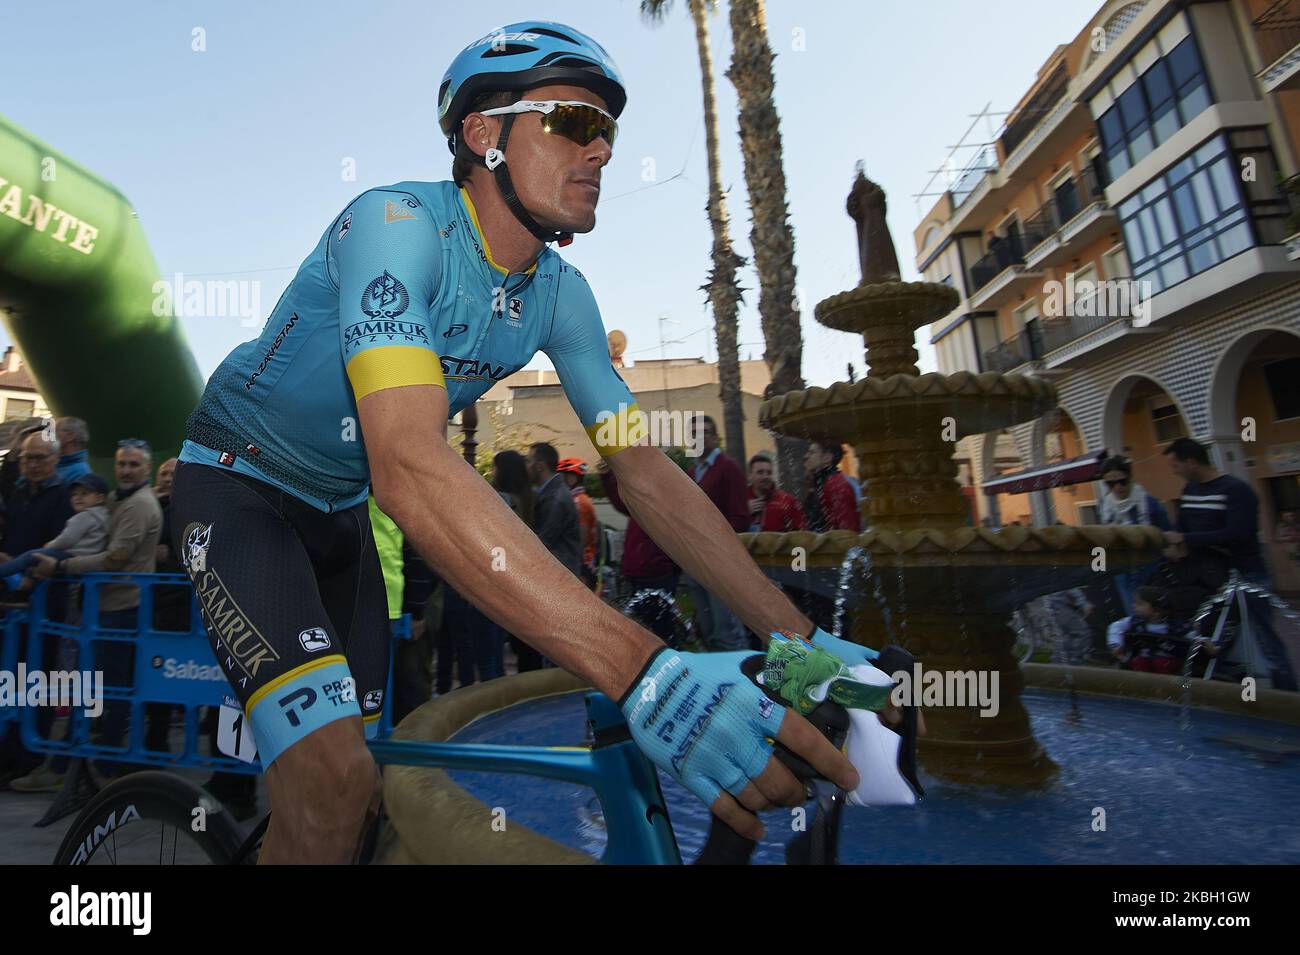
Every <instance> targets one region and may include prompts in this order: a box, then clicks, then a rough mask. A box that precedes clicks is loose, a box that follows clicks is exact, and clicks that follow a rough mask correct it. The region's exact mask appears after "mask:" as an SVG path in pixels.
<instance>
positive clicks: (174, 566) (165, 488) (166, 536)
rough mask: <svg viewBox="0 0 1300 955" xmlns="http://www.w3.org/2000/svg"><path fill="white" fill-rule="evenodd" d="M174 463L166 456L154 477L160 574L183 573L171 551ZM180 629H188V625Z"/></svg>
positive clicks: (182, 568)
mask: <svg viewBox="0 0 1300 955" xmlns="http://www.w3.org/2000/svg"><path fill="white" fill-rule="evenodd" d="M176 463H177V459H176V458H168V459H167V460H166V461H164V462H163V463H162V464H160V465H158V474H157V476H156V477H155V478H154V485H153V494H154V497H156V498H157V499H158V508H159V510H160V511H161V512H162V536H161V537H160V538H159V540H158V556H157V565H158V573H160V574H183V573H185V568H184V567H182V566H181V562H180V558H179V557H178V556H177V555H176V554H174V553H172V475H174V474H175V473H176ZM164 629H169V630H170V629H173V628H171V627H167V628H164ZM180 629H188V627H182V628H180Z"/></svg>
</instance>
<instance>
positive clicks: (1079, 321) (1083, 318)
mask: <svg viewBox="0 0 1300 955" xmlns="http://www.w3.org/2000/svg"><path fill="white" fill-rule="evenodd" d="M1074 308H1075V310H1080V311H1083V310H1082V309H1079V308H1078V302H1077V300H1076V302H1075V303H1074ZM1096 311H1103V312H1104V311H1106V310H1105V309H1096ZM1114 321H1119V317H1118V316H1115V315H1110V314H1105V315H1063V316H1060V317H1052V318H1043V319H1039V322H1040V324H1041V326H1042V346H1043V352H1042V353H1043V354H1044V355H1046V354H1047V353H1048V352H1053V351H1055V350H1056V349H1058V348H1060V347H1061V346H1062V345H1068V344H1070V342H1072V341H1074V340H1075V339H1078V338H1082V337H1083V336H1084V335H1087V334H1088V333H1089V332H1095V331H1096V330H1097V329H1099V328H1104V327H1105V326H1107V325H1109V324H1110V323H1111V322H1114Z"/></svg>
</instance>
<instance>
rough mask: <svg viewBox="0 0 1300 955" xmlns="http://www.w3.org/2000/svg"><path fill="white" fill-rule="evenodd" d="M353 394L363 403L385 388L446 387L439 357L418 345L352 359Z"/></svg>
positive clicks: (370, 352) (387, 347)
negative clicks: (362, 400) (408, 386)
mask: <svg viewBox="0 0 1300 955" xmlns="http://www.w3.org/2000/svg"><path fill="white" fill-rule="evenodd" d="M347 371H348V380H349V381H351V382H352V393H353V394H354V395H356V396H357V400H358V401H360V400H361V399H362V398H364V397H365V396H366V395H370V394H374V393H375V392H376V391H383V390H384V389H385V388H401V387H403V386H404V385H437V386H438V387H439V388H446V387H447V381H446V379H445V378H443V376H442V365H441V364H440V363H439V361H438V356H437V355H435V354H434V353H433V352H431V351H429V349H427V348H420V347H418V346H416V345H385V346H384V347H382V348H369V349H367V350H366V351H363V352H359V353H358V354H356V355H353V356H352V360H351V361H349V362H348V365H347Z"/></svg>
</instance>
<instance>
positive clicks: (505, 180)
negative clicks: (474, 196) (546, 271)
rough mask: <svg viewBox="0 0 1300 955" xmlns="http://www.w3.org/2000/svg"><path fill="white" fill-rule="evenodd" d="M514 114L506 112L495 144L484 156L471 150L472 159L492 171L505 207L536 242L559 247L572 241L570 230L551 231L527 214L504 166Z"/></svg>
mask: <svg viewBox="0 0 1300 955" xmlns="http://www.w3.org/2000/svg"><path fill="white" fill-rule="evenodd" d="M514 121H515V115H514V114H508V115H507V116H506V117H505V119H504V120H503V121H502V123H501V135H500V137H499V138H498V139H497V144H496V146H494V147H492V148H491V149H489V150H488V151H487V154H486V155H485V156H480V155H478V153H475V152H472V151H471V153H470V154H471V155H472V156H473V157H474V161H475V162H477V163H478V164H479V165H480V166H483V167H484V168H486V169H488V170H489V171H490V172H491V173H492V178H494V179H495V180H496V183H497V190H498V191H499V192H500V193H501V198H502V199H504V200H505V203H506V207H507V208H508V209H509V210H510V211H511V212H512V213H513V214H514V217H515V218H516V219H518V220H519V223H520V225H522V226H523V227H524V228H525V229H527V230H528V231H529V232H530V233H531V234H532V236H533V238H535V239H537V241H538V242H542V243H546V242H558V243H559V244H560V246H561V247H563V246H566V245H568V244H569V243H570V242H572V241H573V233H572V232H553V231H551V230H550V229H544V228H542V226H541V225H539V224H538V222H537V220H536V219H534V218H533V217H532V216H531V215H529V214H528V210H527V209H525V208H524V204H523V203H522V202H520V201H519V196H518V194H517V193H516V192H515V184H514V183H513V182H512V181H511V179H510V170H509V169H507V168H506V143H507V142H509V140H510V127H511V126H513V125H514Z"/></svg>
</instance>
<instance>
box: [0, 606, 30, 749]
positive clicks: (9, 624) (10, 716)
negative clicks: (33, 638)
mask: <svg viewBox="0 0 1300 955" xmlns="http://www.w3.org/2000/svg"><path fill="white" fill-rule="evenodd" d="M26 622H27V610H26V608H14V607H9V608H6V609H5V611H4V618H3V620H0V678H6V677H7V678H8V679H9V680H11V681H12V684H11V685H12V692H13V693H15V694H17V693H20V692H22V691H23V688H22V687H21V686H19V685H18V645H19V642H20V641H21V640H22V634H23V631H22V625H23V624H25V623H26ZM19 712H20V711H19V708H18V706H17V705H16V703H15V702H6V701H5V700H4V699H3V698H0V729H3V730H7V727H8V724H9V723H12V722H14V721H15V720H16V719H18V713H19Z"/></svg>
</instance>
